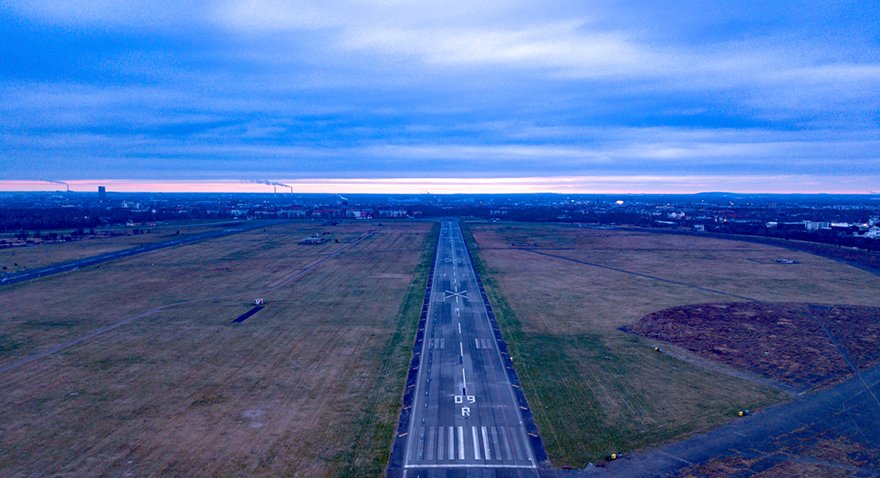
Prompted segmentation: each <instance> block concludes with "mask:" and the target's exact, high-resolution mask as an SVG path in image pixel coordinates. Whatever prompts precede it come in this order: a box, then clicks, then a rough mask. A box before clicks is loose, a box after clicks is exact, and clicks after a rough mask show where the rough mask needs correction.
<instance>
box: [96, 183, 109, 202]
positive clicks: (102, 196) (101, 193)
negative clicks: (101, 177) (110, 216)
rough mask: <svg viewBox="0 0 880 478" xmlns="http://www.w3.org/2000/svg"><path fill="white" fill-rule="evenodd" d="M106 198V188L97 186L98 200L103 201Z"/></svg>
mask: <svg viewBox="0 0 880 478" xmlns="http://www.w3.org/2000/svg"><path fill="white" fill-rule="evenodd" d="M106 199H107V188H106V187H104V186H98V200H99V201H101V202H104V201H105V200H106Z"/></svg>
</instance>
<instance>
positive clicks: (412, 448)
mask: <svg viewBox="0 0 880 478" xmlns="http://www.w3.org/2000/svg"><path fill="white" fill-rule="evenodd" d="M508 360H509V359H508ZM414 393H415V399H414V401H413V407H412V413H411V415H410V421H409V430H408V432H407V435H406V437H405V440H406V444H405V452H404V456H403V473H402V475H403V476H404V477H406V478H415V477H537V476H538V472H537V466H536V465H537V462H536V459H535V453H534V451H533V450H532V447H531V445H530V441H529V436H528V434H527V431H526V426H525V425H524V422H523V418H522V413H521V408H520V406H519V405H518V402H517V399H516V397H515V394H514V392H513V388H512V386H511V382H510V380H509V378H508V372H507V370H506V368H505V364H504V358H503V357H502V354H501V353H500V351H499V348H498V342H497V341H496V338H495V334H494V331H493V328H492V325H491V322H490V320H489V317H488V314H487V309H486V305H485V304H484V302H483V299H482V297H481V294H480V290H479V286H478V284H477V280H476V274H475V273H474V270H473V266H472V264H471V262H470V259H469V256H468V253H467V249H466V246H465V243H464V238H463V237H462V234H461V230H460V228H459V225H458V222H457V221H444V222H443V223H442V226H441V232H440V239H439V244H438V247H437V256H436V258H435V265H434V275H433V288H432V291H431V297H430V302H429V311H428V315H427V321H426V325H425V335H424V341H423V343H422V349H421V361H420V364H419V371H418V381H417V384H416V387H415V392H414Z"/></svg>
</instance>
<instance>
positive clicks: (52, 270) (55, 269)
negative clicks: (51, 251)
mask: <svg viewBox="0 0 880 478" xmlns="http://www.w3.org/2000/svg"><path fill="white" fill-rule="evenodd" d="M275 224H277V221H270V222H265V221H263V222H248V223H243V224H241V225H237V224H236V225H234V227H228V228H225V229H222V230H219V231H209V232H204V233H201V234H196V235H193V236H187V237H181V238H179V239H174V240H171V241H164V242H157V243H155V244H144V245H142V246H138V247H133V248H131V249H124V250H121V251H116V252H108V253H107V254H100V255H97V256H92V257H87V258H85V259H79V260H75V261H68V262H62V263H60V264H51V265H48V266H46V267H40V268H38V269H33V270H29V271H23V272H16V273H14V274H8V275H6V276H3V277H2V278H0V287H2V286H6V285H12V284H18V283H20V282H26V281H29V280H33V279H39V278H40V277H46V276H50V275H54V274H60V273H62V272H68V271H72V270H75V269H79V268H81V267H88V266H94V265H98V264H103V263H104V262H110V261H115V260H117V259H123V258H125V257H131V256H136V255H138V254H144V253H146V252H153V251H158V250H160V249H166V248H169V247H175V246H182V245H184V244H192V243H194V242H199V241H204V240H208V239H216V238H218V237H223V236H228V235H231V234H238V233H241V232H246V231H252V230H254V229H259V228H261V227H267V226H271V225H275Z"/></svg>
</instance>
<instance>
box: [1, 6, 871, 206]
mask: <svg viewBox="0 0 880 478" xmlns="http://www.w3.org/2000/svg"><path fill="white" fill-rule="evenodd" d="M265 182H279V183H283V184H290V185H291V186H292V187H293V188H294V189H295V190H299V191H303V192H317V191H321V192H378V193H384V192H388V193H393V192H424V191H430V192H432V193H441V192H463V193H470V192H537V191H542V192H543V191H549V192H561V193H606V192H636V193H638V192H646V193H656V192H670V193H680V192H699V191H735V192H849V193H869V192H872V191H880V3H878V0H867V1H866V0H860V1H848V0H835V1H827V0H815V1H813V0H810V1H785V0H779V1H773V2H767V1H766V0H762V1H752V0H740V1H736V2H734V1H727V2H718V1H713V2H709V1H697V0H688V1H674V0H664V1H659V0H648V1H640V2H621V1H612V0H576V1H570V0H558V1H553V2H538V1H529V2H527V1H516V0H513V1H495V0H485V1H479V2H474V1H469V2H458V1H450V0H447V1H442V2H441V1H436V0H420V1H403V0H364V1H337V0H322V1H291V0H238V1H236V0H176V1H159V0H65V1H63V2H62V1H55V0H0V190H34V189H36V190H40V189H42V190H47V189H63V188H64V187H65V186H63V185H62V184H60V183H69V184H71V188H72V189H74V190H78V189H80V190H92V189H93V187H94V186H95V185H96V184H108V185H109V187H108V189H111V190H113V189H115V190H127V191H133V190H159V191H165V190H168V191H171V190H198V191H203V190H225V191H239V190H241V191H267V192H269V191H271V188H272V186H270V185H267V184H265Z"/></svg>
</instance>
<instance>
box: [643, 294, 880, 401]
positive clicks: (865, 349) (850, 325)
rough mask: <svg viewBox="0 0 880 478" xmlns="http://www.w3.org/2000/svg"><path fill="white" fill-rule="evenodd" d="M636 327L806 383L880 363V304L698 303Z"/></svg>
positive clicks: (691, 348) (775, 377)
mask: <svg viewBox="0 0 880 478" xmlns="http://www.w3.org/2000/svg"><path fill="white" fill-rule="evenodd" d="M630 330H632V331H633V332H635V333H637V334H639V335H643V336H646V337H651V338H653V339H657V340H661V341H665V342H668V343H671V344H675V345H677V346H679V347H682V348H685V349H687V350H689V351H691V352H694V353H696V354H698V355H701V356H703V357H706V358H709V359H711V360H715V361H718V362H721V363H724V364H727V365H729V366H732V367H736V368H740V369H745V370H748V371H750V372H753V373H757V374H760V375H763V376H765V377H768V378H770V379H772V380H776V381H779V382H781V383H784V384H787V385H791V386H795V387H802V388H812V387H817V386H821V385H825V384H828V383H832V382H836V381H839V380H840V379H843V378H845V377H848V376H849V375H850V374H851V373H852V368H851V367H850V365H849V363H848V360H850V361H851V362H852V363H853V364H854V365H855V366H856V367H858V368H864V367H868V366H871V365H873V364H875V363H878V362H880V307H866V306H854V305H815V304H803V303H759V302H745V303H712V304H696V305H687V306H681V307H672V308H669V309H665V310H661V311H659V312H654V313H651V314H648V315H647V316H645V317H643V318H642V319H641V320H640V321H639V322H638V323H636V324H635V325H634V326H632V327H631V328H630ZM829 334H830V336H829ZM841 349H842V351H841Z"/></svg>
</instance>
